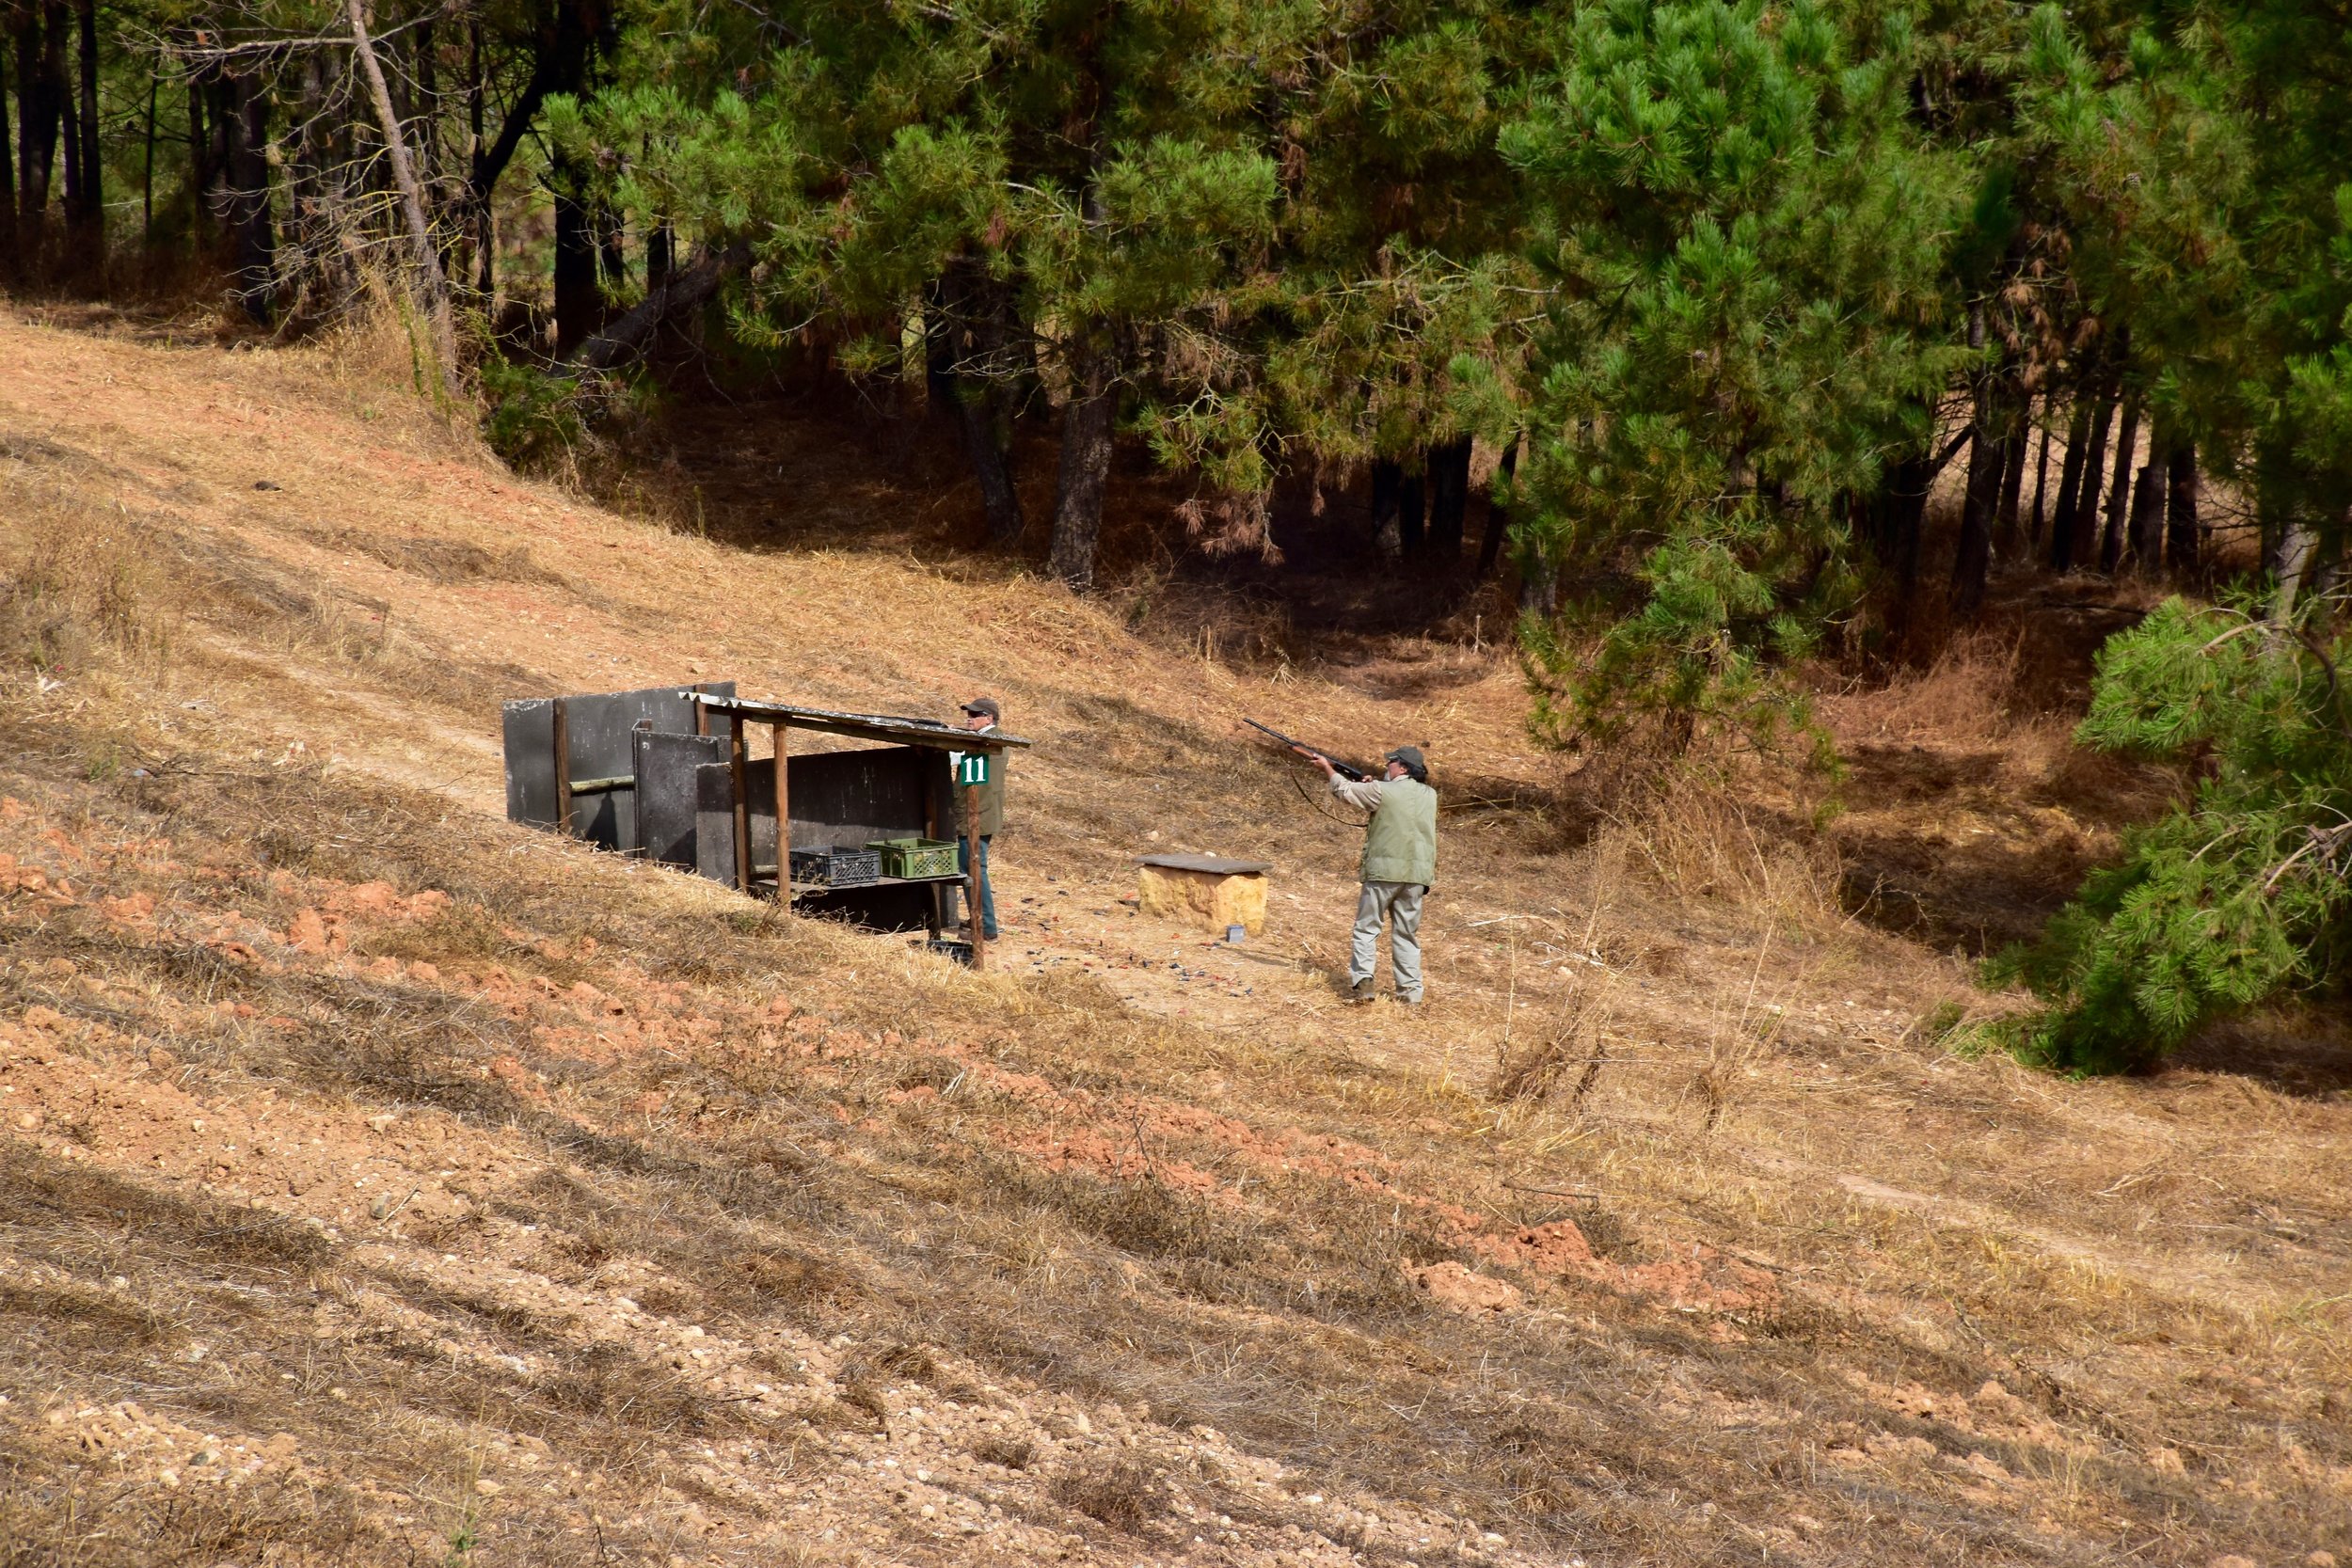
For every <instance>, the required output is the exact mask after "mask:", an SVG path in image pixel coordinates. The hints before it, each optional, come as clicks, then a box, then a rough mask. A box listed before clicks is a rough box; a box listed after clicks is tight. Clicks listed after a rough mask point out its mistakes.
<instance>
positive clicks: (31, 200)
mask: <svg viewBox="0 0 2352 1568" xmlns="http://www.w3.org/2000/svg"><path fill="white" fill-rule="evenodd" d="M41 16H42V13H41V12H40V11H38V10H36V9H35V8H33V7H32V6H30V5H24V6H21V7H20V8H18V10H17V13H16V27H15V34H16V39H15V42H16V129H17V138H16V148H17V165H16V221H17V243H18V245H19V247H20V254H22V255H23V256H24V259H25V261H26V262H27V263H28V265H29V266H33V267H38V266H39V265H40V263H41V261H43V259H44V253H45V252H46V251H47V249H48V233H49V181H50V173H51V170H52V169H53V168H54V167H55V166H56V157H57V131H58V116H59V113H60V111H61V109H62V108H63V104H62V103H61V102H60V93H61V82H60V81H59V77H61V75H62V71H63V64H62V60H61V59H60V58H59V57H58V56H57V55H56V48H55V44H56V40H55V39H54V37H52V36H50V35H49V34H48V33H47V32H46V30H45V29H44V28H43V27H42V25H41Z"/></svg>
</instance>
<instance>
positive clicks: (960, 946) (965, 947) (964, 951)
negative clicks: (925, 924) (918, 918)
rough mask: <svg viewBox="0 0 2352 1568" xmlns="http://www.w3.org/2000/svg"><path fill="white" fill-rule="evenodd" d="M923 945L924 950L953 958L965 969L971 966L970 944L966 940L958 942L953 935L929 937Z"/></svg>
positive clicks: (942, 956)
mask: <svg viewBox="0 0 2352 1568" xmlns="http://www.w3.org/2000/svg"><path fill="white" fill-rule="evenodd" d="M923 946H924V949H925V950H926V951H928V952H932V953H936V954H938V955H939V956H940V957H941V958H953V959H955V960H956V962H958V963H960V964H961V965H963V967H964V968H966V969H969V968H971V967H972V944H971V943H970V942H958V941H956V940H955V939H954V938H953V937H931V938H930V939H928V940H926V941H925V942H924V943H923Z"/></svg>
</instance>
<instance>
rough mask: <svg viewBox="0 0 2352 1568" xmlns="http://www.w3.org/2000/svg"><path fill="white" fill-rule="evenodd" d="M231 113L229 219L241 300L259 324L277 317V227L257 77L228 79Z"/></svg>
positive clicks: (263, 96) (226, 169) (225, 163)
mask: <svg viewBox="0 0 2352 1568" xmlns="http://www.w3.org/2000/svg"><path fill="white" fill-rule="evenodd" d="M228 87H229V100H230V109H229V113H228V114H227V115H226V116H224V117H222V124H223V126H224V128H225V129H226V131H227V133H228V148H227V152H228V156H227V157H226V158H224V159H223V160H222V172H223V174H224V175H225V176H226V178H227V180H228V186H229V189H228V201H227V204H226V205H227V209H228V210H227V214H226V216H227V218H228V222H229V237H230V244H231V245H233V246H234V257H235V268H236V280H237V300H238V303H239V304H241V305H243V306H244V307H245V311H246V315H247V316H249V317H250V318H251V319H252V321H253V323H254V325H257V326H267V325H270V323H271V321H272V320H273V319H274V317H275V316H276V314H277V286H276V285H277V278H276V276H275V268H276V266H277V262H278V239H277V228H276V225H275V223H274V221H273V218H272V215H271V212H270V188H269V178H270V176H269V153H268V147H269V94H268V93H267V92H266V91H264V90H263V88H262V80H261V78H260V77H258V76H231V77H230V78H228Z"/></svg>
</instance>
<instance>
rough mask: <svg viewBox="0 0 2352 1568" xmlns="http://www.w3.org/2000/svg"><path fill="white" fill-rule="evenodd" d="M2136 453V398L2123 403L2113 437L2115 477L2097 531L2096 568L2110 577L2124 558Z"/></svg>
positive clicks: (2137, 427)
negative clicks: (2118, 427) (2103, 522)
mask: <svg viewBox="0 0 2352 1568" xmlns="http://www.w3.org/2000/svg"><path fill="white" fill-rule="evenodd" d="M2138 455H2139V399H2138V398H2137V397H2133V398H2127V399H2126V400H2124V404H2123V428H2122V430H2121V431H2120V432H2118V433H2117V435H2116V437H2115V477H2114V479H2113V481H2112V482H2111V483H2109V484H2108V486H2107V515H2106V527H2105V528H2103V529H2102V530H2101V531H2100V534H2099V570H2101V571H2103V572H2106V573H2107V574H2108V575H2109V576H2113V575H2114V573H2115V570H2116V568H2117V567H2118V566H2120V565H2122V561H2123V523H2124V520H2125V519H2126V518H2127V517H2128V516H2130V515H2131V513H2130V508H2131V497H2132V464H2133V462H2134V461H2135V460H2136V459H2137V457H2138Z"/></svg>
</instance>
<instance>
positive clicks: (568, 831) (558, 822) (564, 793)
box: [555, 697, 572, 838]
mask: <svg viewBox="0 0 2352 1568" xmlns="http://www.w3.org/2000/svg"><path fill="white" fill-rule="evenodd" d="M555 831H556V832H559V833H562V834H563V835H564V837H565V838H569V837H571V836H572V716H571V704H570V702H569V701H568V700H566V699H564V698H562V697H558V698H556V699H555Z"/></svg>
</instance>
